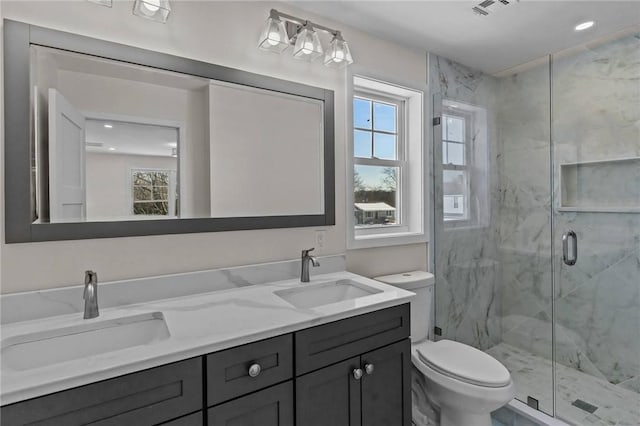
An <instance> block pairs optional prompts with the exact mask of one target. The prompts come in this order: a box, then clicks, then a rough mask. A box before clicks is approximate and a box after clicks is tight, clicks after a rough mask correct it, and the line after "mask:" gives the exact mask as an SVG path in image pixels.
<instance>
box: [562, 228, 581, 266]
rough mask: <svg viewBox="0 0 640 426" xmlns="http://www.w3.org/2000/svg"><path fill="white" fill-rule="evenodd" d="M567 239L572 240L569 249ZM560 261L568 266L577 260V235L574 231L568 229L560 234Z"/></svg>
mask: <svg viewBox="0 0 640 426" xmlns="http://www.w3.org/2000/svg"><path fill="white" fill-rule="evenodd" d="M569 240H571V241H572V243H571V250H569ZM569 252H571V256H569V254H570V253H569ZM562 261H563V262H564V263H565V264H567V265H569V266H572V265H575V264H576V262H577V261H578V236H577V235H576V233H575V232H574V231H571V230H570V231H567V232H565V233H564V234H562Z"/></svg>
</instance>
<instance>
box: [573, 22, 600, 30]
mask: <svg viewBox="0 0 640 426" xmlns="http://www.w3.org/2000/svg"><path fill="white" fill-rule="evenodd" d="M593 24H595V22H593V21H587V22H583V23H581V24H578V25H576V28H575V30H576V31H584V30H586V29H588V28H591V27H593Z"/></svg>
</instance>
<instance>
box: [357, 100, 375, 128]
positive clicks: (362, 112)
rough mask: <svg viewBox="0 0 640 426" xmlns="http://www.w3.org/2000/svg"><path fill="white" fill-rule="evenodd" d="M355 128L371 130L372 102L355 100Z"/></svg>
mask: <svg viewBox="0 0 640 426" xmlns="http://www.w3.org/2000/svg"><path fill="white" fill-rule="evenodd" d="M353 127H358V128H360V129H371V101H368V100H366V99H359V98H353Z"/></svg>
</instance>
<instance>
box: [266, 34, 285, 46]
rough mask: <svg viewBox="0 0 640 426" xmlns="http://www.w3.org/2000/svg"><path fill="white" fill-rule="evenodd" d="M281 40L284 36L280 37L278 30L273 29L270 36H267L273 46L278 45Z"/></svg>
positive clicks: (268, 41)
mask: <svg viewBox="0 0 640 426" xmlns="http://www.w3.org/2000/svg"><path fill="white" fill-rule="evenodd" d="M281 40H282V38H281V37H280V33H278V32H277V31H271V32H270V33H269V37H268V38H267V43H269V44H270V45H271V46H276V45H278V44H279V43H280V41H281Z"/></svg>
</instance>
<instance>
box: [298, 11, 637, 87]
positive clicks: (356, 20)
mask: <svg viewBox="0 0 640 426" xmlns="http://www.w3.org/2000/svg"><path fill="white" fill-rule="evenodd" d="M287 3H289V4H292V5H294V6H296V7H298V8H300V9H304V10H307V11H309V12H312V13H315V14H317V15H320V16H325V17H327V18H330V19H332V20H334V21H337V22H340V23H343V24H345V25H349V26H351V27H355V28H357V29H360V30H362V31H364V32H367V33H370V34H373V35H376V36H378V37H380V38H383V39H388V40H391V41H395V42H397V43H400V44H403V45H407V46H412V47H415V48H418V49H421V50H426V51H429V52H433V53H436V54H438V55H441V56H444V57H446V58H449V59H452V60H454V61H457V62H460V63H462V64H465V65H467V66H470V67H473V68H476V69H479V70H481V71H484V72H486V73H489V74H497V73H499V72H501V71H505V70H507V69H509V68H512V67H515V66H517V65H521V64H524V63H526V62H529V61H531V60H534V59H538V58H540V57H542V56H544V55H547V54H550V53H555V52H559V51H561V50H564V49H567V48H571V47H575V46H579V45H582V44H585V43H589V42H592V41H594V40H597V39H599V38H602V37H605V36H609V35H611V34H612V33H615V32H618V31H621V30H625V29H628V28H629V27H632V26H636V25H639V24H640V0H635V1H606V0H601V1H571V0H553V1H551V0H546V1H544V0H520V1H518V0H512V1H511V3H510V4H508V5H503V4H501V3H500V2H499V1H497V0H496V2H495V3H494V4H493V5H491V6H489V7H487V9H486V10H487V11H488V12H489V14H488V15H487V16H479V15H477V14H475V13H474V12H473V11H472V7H473V6H477V5H478V3H480V0H478V1H467V0H446V1H445V0H422V1H380V0H378V1H345V0H343V1H300V0H298V1H295V0H294V1H288V2H287ZM587 20H593V21H595V22H596V24H595V25H594V26H593V27H592V28H591V29H589V30H586V31H582V32H576V31H574V27H575V25H576V24H578V23H581V22H584V21H587ZM347 41H348V40H347ZM353 55H354V60H356V61H357V55H358V52H357V50H354V51H353Z"/></svg>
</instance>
